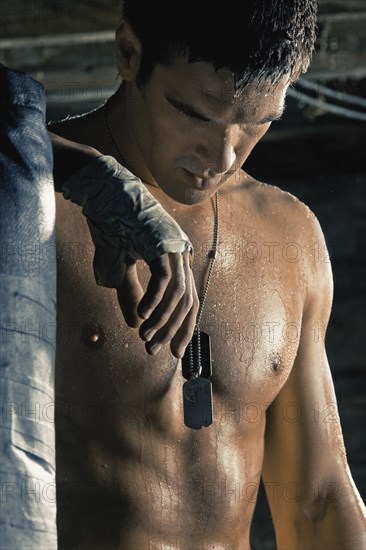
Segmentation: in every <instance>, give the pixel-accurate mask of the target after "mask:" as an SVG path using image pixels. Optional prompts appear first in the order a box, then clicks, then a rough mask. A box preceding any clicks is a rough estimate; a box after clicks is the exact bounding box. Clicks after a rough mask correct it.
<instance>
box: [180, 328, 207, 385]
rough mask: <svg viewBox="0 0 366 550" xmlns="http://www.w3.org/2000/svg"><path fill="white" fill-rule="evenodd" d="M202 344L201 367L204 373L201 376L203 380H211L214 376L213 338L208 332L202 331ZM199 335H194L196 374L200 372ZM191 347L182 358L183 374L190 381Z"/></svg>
mask: <svg viewBox="0 0 366 550" xmlns="http://www.w3.org/2000/svg"><path fill="white" fill-rule="evenodd" d="M199 334H200V344H201V366H202V372H201V373H200V376H202V378H210V376H211V374H212V366H211V338H210V336H209V335H208V334H206V332H202V331H200V333H199ZM197 340H198V337H197V333H195V334H193V337H192V340H191V342H192V346H193V350H192V352H193V365H194V366H195V372H196V371H198V365H197V355H198V353H197ZM189 348H190V346H189V345H188V346H187V348H186V351H185V352H184V355H183V357H182V374H183V376H184V378H185V379H186V380H189V379H190V378H191V377H192V374H193V372H192V365H191V357H190V349H189Z"/></svg>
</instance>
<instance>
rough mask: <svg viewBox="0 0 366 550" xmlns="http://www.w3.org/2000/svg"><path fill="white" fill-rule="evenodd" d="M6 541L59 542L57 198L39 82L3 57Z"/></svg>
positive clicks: (0, 147)
mask: <svg viewBox="0 0 366 550" xmlns="http://www.w3.org/2000/svg"><path fill="white" fill-rule="evenodd" d="M0 139H1V143H0V300H1V307H0V323H1V324H0V338H1V340H0V346H1V348H0V375H1V380H0V381H1V424H0V426H1V446H0V468H1V506H0V515H1V523H0V534H1V537H0V548H1V549H3V550H10V549H21V548H24V549H27V550H29V549H33V548H34V549H37V550H43V549H44V550H46V549H47V550H51V549H54V548H56V546H57V543H56V491H55V439H54V410H55V407H54V362H55V346H56V342H55V335H56V263H55V259H56V258H55V256H56V255H55V201H54V189H53V180H52V147H51V143H50V139H49V137H48V134H47V130H46V127H45V97H44V90H43V87H42V86H41V84H39V83H38V82H36V81H35V80H33V79H32V78H31V77H30V76H29V75H27V74H25V73H20V72H15V71H11V70H9V69H7V68H6V67H4V66H2V65H0Z"/></svg>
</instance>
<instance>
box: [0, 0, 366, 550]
mask: <svg viewBox="0 0 366 550" xmlns="http://www.w3.org/2000/svg"><path fill="white" fill-rule="evenodd" d="M119 4H120V3H119V2H116V1H112V0H104V1H103V0H98V1H96V0H94V1H93V0H89V1H88V2H76V1H61V0H60V1H38V2H34V1H32V0H31V1H26V0H19V1H18V0H14V1H9V0H3V1H2V2H1V5H0V29H1V31H0V32H1V35H0V36H1V40H0V61H1V62H3V63H5V64H6V65H8V66H10V67H12V68H15V69H20V70H26V71H28V72H30V73H31V74H32V75H33V76H34V77H35V78H36V79H37V80H39V81H41V82H42V83H43V84H44V86H45V88H46V94H47V98H48V111H47V118H48V120H51V119H52V120H55V119H58V118H61V117H63V116H66V115H67V114H73V113H82V112H85V111H87V110H89V109H91V108H93V107H97V106H98V105H100V104H101V103H102V102H103V101H104V100H105V99H106V97H108V96H109V95H110V94H111V92H112V91H113V90H114V89H115V88H116V86H117V85H118V84H117V83H116V81H115V77H116V73H117V71H116V69H115V65H114V59H115V55H114V46H113V31H114V29H115V27H116V24H117V22H118V17H119ZM365 23H366V4H365V2H361V1H357V0H354V1H353V0H348V1H347V2H341V1H338V0H335V1H325V0H320V1H319V37H318V42H317V51H316V54H315V57H314V60H313V63H312V66H311V68H310V70H309V73H308V74H307V75H306V77H307V78H311V79H312V80H315V81H317V82H319V83H321V84H325V85H327V86H328V87H330V88H331V89H334V90H338V91H343V92H346V93H348V94H351V95H356V96H359V97H365V93H364V92H365V87H366V86H365V83H366V78H365V77H366V63H365V61H366V59H365V41H366V40H365V39H366V37H365ZM103 31H104V34H102V33H103ZM79 33H80V34H79ZM84 33H88V35H87V36H88V39H87V41H85V34H84ZM95 33H97V34H95ZM28 37H32V38H31V39H28ZM296 89H298V88H296ZM312 97H313V98H314V99H315V100H316V101H318V104H317V105H307V104H305V103H304V102H303V101H302V100H301V98H300V96H299V97H289V98H288V100H287V109H286V112H285V115H284V117H283V119H282V120H281V121H280V122H277V123H276V124H275V125H273V126H272V128H271V129H270V131H269V132H268V134H267V135H266V136H265V138H264V139H263V140H262V142H261V143H259V144H258V145H257V147H256V149H255V150H254V151H253V153H252V155H251V157H250V159H249V160H248V161H247V163H246V170H247V171H248V172H249V173H250V174H252V175H253V176H255V177H257V178H258V179H260V180H261V181H265V182H267V183H271V184H274V185H278V186H279V187H281V188H282V189H285V190H288V191H290V192H291V193H293V194H294V195H296V196H297V197H298V198H300V199H301V200H302V201H304V202H305V203H306V204H307V205H308V206H309V207H310V208H311V209H312V210H313V212H314V213H315V214H316V215H317V217H318V219H319V221H320V224H321V226H322V228H323V231H324V234H325V237H326V241H327V245H328V248H329V252H330V259H331V262H332V267H333V275H334V284H335V294H334V303H333V310H332V315H331V320H330V324H329V329H328V334H327V351H328V357H329V362H330V365H331V369H332V375H333V379H334V384H335V389H336V395H337V399H338V406H339V413H340V418H341V423H342V428H343V433H344V439H345V444H346V449H347V454H348V460H349V465H350V468H351V471H352V474H353V477H354V480H355V482H356V485H357V487H358V489H359V491H360V493H361V495H362V497H363V499H365V496H366V479H365V477H366V476H365V455H366V443H365V437H364V426H365V425H366V392H365V368H366V366H365V356H366V354H365V351H366V350H365V342H366V331H365V329H366V301H365V288H366V286H365V271H366V269H365V265H366V253H365V210H366V206H365V205H366V201H365V198H366V197H365V182H366V178H365V172H366V168H365V162H364V156H365V146H364V144H365V143H366V140H365V138H366V126H365V123H364V122H361V121H358V120H357V119H356V118H348V117H343V116H337V115H334V114H330V113H327V110H326V109H327V104H326V103H324V101H325V100H326V101H328V102H329V103H332V104H336V105H339V106H346V107H348V108H349V109H352V110H357V111H358V112H363V113H365V112H366V111H365V109H364V108H361V107H355V106H353V105H350V104H347V105H344V104H343V102H342V101H334V98H333V99H332V98H325V97H324V96H322V94H321V93H313V94H312ZM356 116H357V115H356ZM274 548H275V543H274V536H273V528H272V523H271V518H270V512H269V509H268V505H267V503H266V499H265V497H264V495H263V491H261V492H260V495H259V499H258V506H257V509H256V513H255V517H254V521H253V527H252V549H253V550H257V549H258V550H272V549H274ZM314 550H315V549H314Z"/></svg>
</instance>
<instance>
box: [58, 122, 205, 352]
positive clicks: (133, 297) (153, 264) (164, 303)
mask: <svg viewBox="0 0 366 550" xmlns="http://www.w3.org/2000/svg"><path fill="white" fill-rule="evenodd" d="M50 137H51V141H52V145H53V153H54V180H55V190H56V191H61V192H64V191H65V187H64V184H65V182H66V181H67V180H69V179H70V178H71V179H72V177H73V175H74V174H75V172H77V171H78V170H82V169H83V168H85V167H88V166H89V165H90V166H93V161H95V160H96V159H97V158H99V157H102V154H101V153H100V152H99V151H97V150H96V149H94V148H92V147H89V146H87V145H83V144H79V143H75V142H73V141H70V140H68V139H65V138H62V137H60V136H57V135H56V134H53V133H51V132H50ZM113 160H114V159H113ZM100 162H101V163H102V162H103V160H100ZM114 163H115V164H116V165H117V164H118V163H116V161H114ZM113 169H115V166H113V167H112V171H113ZM117 171H118V170H117ZM97 172H98V170H97V171H96V172H95V173H94V171H93V169H91V173H90V175H86V174H84V176H80V179H79V180H78V179H77V178H76V181H75V182H74V184H73V189H72V190H71V187H70V186H69V185H66V187H67V188H68V191H67V193H68V195H67V193H66V195H67V196H66V197H65V198H70V199H71V200H72V201H73V202H76V203H77V204H79V205H80V206H83V207H84V209H83V213H84V214H85V215H86V216H87V218H88V225H89V228H90V231H91V234H92V238H93V241H94V244H95V247H96V255H95V258H94V271H95V274H96V279H97V282H98V284H101V285H102V286H107V287H114V288H116V289H117V294H118V300H119V303H120V306H121V310H122V313H123V315H124V318H125V320H126V323H127V324H128V325H129V326H131V327H134V328H137V327H140V336H141V338H142V339H143V340H144V341H146V351H147V352H148V353H149V354H152V355H154V354H156V353H158V351H159V349H160V348H161V346H162V345H166V344H169V343H170V348H171V351H172V354H173V355H174V356H175V357H181V356H182V355H183V353H184V349H185V347H186V346H187V344H188V342H189V341H190V339H191V337H192V335H193V330H194V326H195V321H196V315H197V312H198V305H199V304H198V297H197V292H196V287H195V283H194V279H193V275H192V271H191V268H190V260H189V255H190V252H189V251H188V250H187V249H186V250H185V251H183V252H177V251H176V250H174V249H176V248H177V247H178V248H179V247H181V242H183V241H184V239H186V241H187V243H189V241H188V238H187V236H186V235H184V233H183V232H182V231H181V230H180V228H179V226H178V225H177V224H176V222H175V221H174V220H173V219H172V218H170V216H168V214H167V213H165V212H164V211H163V209H162V208H161V207H160V205H158V203H157V201H155V199H154V198H153V197H152V196H150V197H148V195H149V194H148V192H147V191H146V190H145V191H143V192H144V200H143V201H142V202H143V204H144V205H145V206H146V212H149V213H150V212H151V213H152V214H151V215H150V214H145V213H144V211H142V212H141V213H140V214H139V220H137V221H138V224H137V225H136V226H135V227H132V226H133V223H134V219H133V216H134V215H135V213H138V212H137V211H138V207H139V205H140V193H141V188H143V185H142V183H141V182H140V181H139V180H138V178H135V177H134V176H133V175H132V174H130V173H129V172H128V171H125V172H124V175H123V177H125V176H126V174H127V175H128V174H129V175H130V177H131V182H132V183H131V184H130V185H129V186H128V187H126V192H125V193H124V194H123V188H122V186H123V183H125V182H124V181H123V178H122V177H121V181H118V182H117V183H118V185H117V190H118V193H116V196H115V200H114V201H111V203H113V207H112V206H110V205H109V204H108V202H107V201H106V206H103V201H100V200H99V202H98V203H97V206H96V208H95V210H94V205H93V206H91V204H90V203H91V202H92V201H90V200H89V198H90V197H91V198H92V199H93V200H94V198H95V197H94V195H95V193H96V190H98V191H99V189H98V182H97V178H98V174H97ZM88 177H89V178H90V179H89V180H88ZM108 177H109V176H106V177H105V180H104V179H103V175H102V176H101V177H100V181H101V188H102V190H103V192H104V188H107V181H108ZM92 179H93V180H94V182H93V183H94V186H93V185H92V183H91V180H92ZM82 180H83V181H82ZM89 182H90V185H89ZM104 182H105V185H104ZM127 183H128V182H127ZM79 184H80V185H79ZM81 189H82V190H81ZM120 190H122V193H120ZM136 191H138V194H137V193H136ZM113 192H114V191H113ZM129 192H131V197H129ZM132 193H133V194H134V195H135V197H133V196H132ZM64 195H65V193H64ZM124 195H125V196H126V197H127V199H130V198H131V200H130V201H129V203H128V211H126V205H124V204H123V201H124V200H125V201H126V199H124ZM110 198H111V197H109V199H110ZM133 199H134V200H133ZM118 201H119V202H118ZM134 201H135V202H134ZM94 202H95V201H94ZM119 206H121V209H120V208H119ZM122 207H124V210H125V211H124V212H123V208H122ZM131 214H133V215H131ZM124 224H126V228H127V229H131V227H132V229H133V231H132V232H131V231H130V233H129V231H128V230H127V231H126V232H125V231H124V229H125V228H124ZM116 226H118V227H117V229H116ZM128 226H129V227H128ZM160 226H161V228H160ZM121 228H122V231H121ZM120 234H121V236H120ZM128 234H130V235H131V238H130V239H129V237H128ZM123 239H125V240H127V242H126V247H124V246H123V245H122V246H121V243H122V242H123ZM182 239H183V240H182ZM132 241H133V242H132ZM147 245H148V246H147ZM154 247H155V248H156V251H155V250H154ZM158 247H159V250H158ZM181 248H182V247H181ZM185 248H187V246H186V247H185ZM126 249H129V250H130V251H132V252H137V257H141V258H142V259H144V260H145V261H146V262H147V264H148V265H149V268H150V271H151V279H150V282H149V284H148V287H147V290H146V293H145V294H144V291H143V289H142V286H141V284H140V281H139V279H138V276H137V271H136V261H135V260H133V259H132V258H130V257H129V256H128V254H125V252H126ZM165 250H166V251H167V252H165ZM171 250H172V251H171ZM155 252H156V253H155ZM163 252H165V253H163ZM158 253H159V254H160V256H158ZM152 256H155V257H153V258H151V257H152ZM156 256H158V257H156ZM123 272H124V273H123ZM143 319H145V321H143Z"/></svg>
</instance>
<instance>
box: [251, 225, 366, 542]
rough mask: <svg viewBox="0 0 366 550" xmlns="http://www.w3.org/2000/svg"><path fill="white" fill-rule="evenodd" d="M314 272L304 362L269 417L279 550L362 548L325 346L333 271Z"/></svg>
mask: <svg viewBox="0 0 366 550" xmlns="http://www.w3.org/2000/svg"><path fill="white" fill-rule="evenodd" d="M313 232H315V236H316V239H317V242H321V243H323V244H324V246H325V243H324V237H323V234H322V231H321V229H320V227H319V224H318V222H317V220H316V219H314V221H313V222H312V235H311V237H310V238H313V236H314V233H313ZM310 271H311V276H310V277H309V286H308V290H307V296H306V300H305V304H304V310H303V319H302V330H301V339H300V343H299V348H298V352H297V357H296V360H295V362H294V365H293V368H292V371H291V373H290V376H289V378H288V380H287V381H286V383H285V385H284V387H283V388H282V390H281V392H280V393H279V395H278V396H277V398H276V399H275V401H274V402H273V403H272V405H271V407H270V408H269V410H268V412H267V428H266V435H265V457H264V463H263V471H262V474H263V481H264V485H265V487H266V491H267V496H268V500H269V504H270V507H271V512H272V517H273V521H274V526H275V531H276V539H277V544H278V548H279V549H280V550H281V549H283V550H297V549H301V550H305V549H306V550H308V549H309V550H310V549H311V550H331V549H332V550H333V549H339V550H348V549H350V550H351V549H352V550H354V549H356V548H357V549H361V548H365V547H366V546H365V544H366V521H365V517H366V514H365V506H364V504H363V502H362V500H361V497H360V495H359V493H358V491H357V488H356V486H355V484H354V481H353V479H352V476H351V473H350V470H349V467H348V464H347V458H346V453H345V448H344V443H343V436H342V431H341V426H340V422H339V417H338V411H337V405H336V397H335V393H334V387H333V382H332V378H331V373H330V369H329V365H328V361H327V357H326V352H325V347H324V338H325V330H326V326H327V324H328V321H329V316H330V311H331V304H332V296H333V282H332V273H331V267H330V264H329V263H322V262H319V263H314V264H313V266H312V268H311V269H310ZM315 327H320V328H321V336H320V337H319V338H317V337H316V331H315V330H314V328H315ZM289 411H291V416H287V415H286V412H289ZM294 419H295V420H294Z"/></svg>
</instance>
